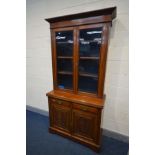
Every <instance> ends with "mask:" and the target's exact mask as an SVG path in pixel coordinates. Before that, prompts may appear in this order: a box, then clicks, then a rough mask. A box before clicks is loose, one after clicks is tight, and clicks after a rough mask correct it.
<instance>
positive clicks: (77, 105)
mask: <svg viewBox="0 0 155 155" xmlns="http://www.w3.org/2000/svg"><path fill="white" fill-rule="evenodd" d="M73 108H74V109H78V110H82V111H87V112H92V113H97V112H98V109H97V108H94V107H89V106H85V105H80V104H73Z"/></svg>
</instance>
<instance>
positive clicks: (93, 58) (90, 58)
mask: <svg viewBox="0 0 155 155" xmlns="http://www.w3.org/2000/svg"><path fill="white" fill-rule="evenodd" d="M80 59H83V60H85V59H88V60H99V57H83V56H82V57H80Z"/></svg>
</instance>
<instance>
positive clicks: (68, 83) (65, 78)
mask: <svg viewBox="0 0 155 155" xmlns="http://www.w3.org/2000/svg"><path fill="white" fill-rule="evenodd" d="M58 88H61V89H73V78H72V75H67V74H66V75H65V74H58Z"/></svg>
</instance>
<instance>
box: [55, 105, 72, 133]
mask: <svg viewBox="0 0 155 155" xmlns="http://www.w3.org/2000/svg"><path fill="white" fill-rule="evenodd" d="M52 121H53V122H52V125H53V127H55V128H58V129H60V130H63V131H66V132H70V122H71V109H70V108H69V107H65V106H61V105H56V104H53V105H52Z"/></svg>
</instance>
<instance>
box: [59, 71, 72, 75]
mask: <svg viewBox="0 0 155 155" xmlns="http://www.w3.org/2000/svg"><path fill="white" fill-rule="evenodd" d="M58 74H63V75H72V74H73V73H72V72H70V71H58Z"/></svg>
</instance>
